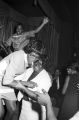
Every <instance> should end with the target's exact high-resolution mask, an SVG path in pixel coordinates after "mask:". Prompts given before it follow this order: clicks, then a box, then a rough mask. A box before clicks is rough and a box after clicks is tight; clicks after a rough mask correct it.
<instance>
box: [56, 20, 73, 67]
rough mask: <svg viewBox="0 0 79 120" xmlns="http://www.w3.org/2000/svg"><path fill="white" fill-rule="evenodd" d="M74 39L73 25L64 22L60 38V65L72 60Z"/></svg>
mask: <svg viewBox="0 0 79 120" xmlns="http://www.w3.org/2000/svg"><path fill="white" fill-rule="evenodd" d="M73 40H74V32H73V25H72V24H71V23H64V22H62V25H61V31H60V39H59V50H58V66H63V65H66V64H67V63H69V61H72V44H73Z"/></svg>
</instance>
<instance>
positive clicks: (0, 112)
mask: <svg viewBox="0 0 79 120" xmlns="http://www.w3.org/2000/svg"><path fill="white" fill-rule="evenodd" d="M3 117H4V106H3V102H2V99H0V120H2V119H3Z"/></svg>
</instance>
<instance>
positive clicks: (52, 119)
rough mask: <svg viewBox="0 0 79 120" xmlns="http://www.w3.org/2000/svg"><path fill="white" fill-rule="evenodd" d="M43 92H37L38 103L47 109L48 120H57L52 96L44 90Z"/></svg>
mask: <svg viewBox="0 0 79 120" xmlns="http://www.w3.org/2000/svg"><path fill="white" fill-rule="evenodd" d="M42 91H43V93H39V92H35V94H36V96H37V102H38V103H39V104H41V105H44V106H45V107H46V120H57V118H56V116H55V114H54V110H53V107H52V102H51V99H50V96H49V95H48V93H47V92H46V91H45V90H44V89H43V90H42Z"/></svg>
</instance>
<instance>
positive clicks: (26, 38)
mask: <svg viewBox="0 0 79 120" xmlns="http://www.w3.org/2000/svg"><path fill="white" fill-rule="evenodd" d="M48 22H49V20H48V18H44V20H43V23H42V24H41V25H40V26H39V27H38V28H37V29H36V30H31V31H29V32H24V31H23V28H22V25H21V24H19V25H18V26H17V29H16V33H15V34H13V35H12V36H10V38H9V39H8V40H7V41H6V46H7V47H8V48H9V52H10V53H9V55H7V56H6V57H5V58H3V59H2V60H1V61H0V120H64V117H62V118H60V116H62V115H61V114H60V112H61V113H62V114H63V112H62V111H64V110H62V106H64V105H63V104H64V102H63V104H62V106H61V108H60V112H59V116H58V117H56V115H55V113H54V109H53V101H52V98H51V96H50V95H49V90H50V88H51V87H52V86H54V81H55V83H56V88H57V91H59V90H60V88H61V85H60V80H59V75H60V71H59V69H57V70H56V71H55V76H54V77H53V76H52V75H51V74H50V73H49V72H48V71H47V70H46V69H45V65H46V64H45V61H46V57H47V55H46V48H45V46H44V45H43V43H42V41H40V40H37V39H35V34H36V33H38V32H39V31H40V30H41V29H42V28H43V27H44V25H45V24H47V23H48ZM31 37H33V40H30V38H31ZM11 47H12V48H11ZM74 68H78V67H77V66H76V67H74ZM77 71H78V70H76V69H73V68H72V69H70V68H68V69H67V73H68V75H67V77H66V80H65V83H64V85H63V89H62V93H61V94H62V95H63V96H65V94H66V93H67V91H68V88H70V87H69V86H71V85H70V84H71V82H70V81H71V80H70V75H71V74H72V75H73V74H76V73H77ZM76 88H79V84H76ZM54 92H55V91H54ZM52 93H53V91H52ZM53 96H54V94H53ZM64 98H65V97H64ZM63 101H65V100H64V99H63ZM67 102H68V101H67ZM64 108H65V107H64ZM77 110H78V109H77ZM76 112H77V111H75V113H76ZM75 113H73V115H74V114H75ZM73 115H72V116H71V117H70V118H71V119H70V118H68V117H67V119H66V120H69V119H70V120H73V118H74V117H73ZM77 115H78V113H77ZM75 116H76V115H75ZM76 120H77V119H76Z"/></svg>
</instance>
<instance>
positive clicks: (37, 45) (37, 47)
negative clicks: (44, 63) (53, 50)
mask: <svg viewBox="0 0 79 120" xmlns="http://www.w3.org/2000/svg"><path fill="white" fill-rule="evenodd" d="M24 51H25V53H31V52H35V53H36V54H38V55H39V57H40V58H41V59H42V60H44V59H46V57H47V55H46V48H45V46H44V45H43V43H42V41H40V40H33V41H30V42H29V44H28V45H27V46H25V47H24Z"/></svg>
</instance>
